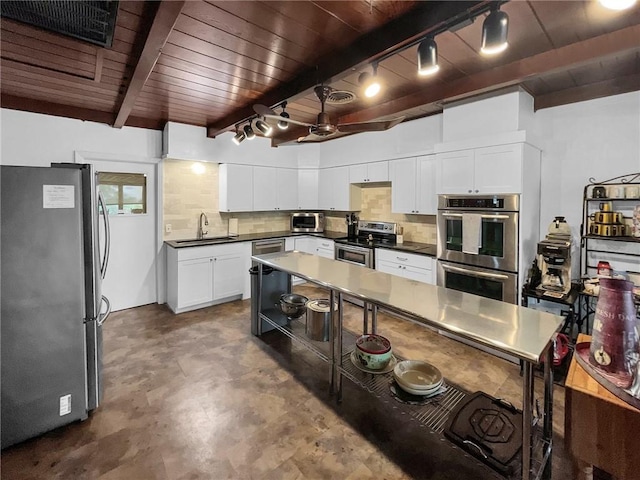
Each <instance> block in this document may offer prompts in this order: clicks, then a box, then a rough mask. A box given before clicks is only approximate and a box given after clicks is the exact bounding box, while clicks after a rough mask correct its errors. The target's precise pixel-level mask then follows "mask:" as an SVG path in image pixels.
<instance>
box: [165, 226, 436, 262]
mask: <svg viewBox="0 0 640 480" xmlns="http://www.w3.org/2000/svg"><path fill="white" fill-rule="evenodd" d="M308 235H310V236H313V237H321V238H327V239H330V240H335V239H338V238H346V236H347V234H346V233H345V232H331V231H326V232H323V233H291V232H290V231H281V232H263V233H246V234H244V235H238V236H236V237H210V238H203V239H202V240H197V239H193V238H192V239H185V240H165V242H164V243H166V244H167V245H168V246H170V247H172V248H187V247H198V246H205V245H221V244H225V243H235V242H253V241H256V240H268V239H271V238H287V237H300V236H308ZM380 248H387V249H389V250H399V251H402V252H411V253H416V254H418V255H427V256H430V257H435V256H436V246H435V245H434V244H431V243H419V242H404V243H401V244H396V245H385V246H384V247H380Z"/></svg>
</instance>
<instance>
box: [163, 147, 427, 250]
mask: <svg viewBox="0 0 640 480" xmlns="http://www.w3.org/2000/svg"><path fill="white" fill-rule="evenodd" d="M218 171H219V168H218V164H217V163H208V162H187V161H184V160H169V159H167V160H165V161H164V162H163V179H164V180H163V189H164V195H163V199H162V203H163V205H162V206H163V211H164V221H163V232H164V234H163V235H164V237H163V238H164V240H178V239H187V238H195V237H196V235H197V230H198V219H199V217H200V213H201V212H204V213H205V215H207V218H208V220H209V225H208V226H206V227H205V230H206V231H208V234H207V236H209V237H214V236H222V235H227V233H228V226H229V219H230V218H236V219H238V233H239V234H246V233H262V232H277V231H286V230H289V216H290V214H289V213H288V212H244V213H237V212H236V213H225V212H220V211H219V206H218ZM361 193H362V207H361V211H360V212H358V216H359V217H360V218H361V219H362V220H380V221H385V222H396V223H398V224H399V225H401V226H402V227H404V238H405V240H408V241H414V242H423V243H436V217H435V215H404V214H397V213H391V186H373V185H371V186H364V187H362V192H361ZM167 224H170V225H171V233H166V228H165V227H166V225H167ZM325 228H326V229H327V230H330V231H334V232H344V233H345V234H346V231H347V225H346V223H345V213H340V214H338V213H335V212H326V226H325Z"/></svg>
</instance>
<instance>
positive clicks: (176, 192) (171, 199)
mask: <svg viewBox="0 0 640 480" xmlns="http://www.w3.org/2000/svg"><path fill="white" fill-rule="evenodd" d="M218 171H219V168H218V164H217V163H208V162H186V161H184V160H165V161H164V162H163V179H164V180H163V189H164V195H163V198H162V204H163V205H162V206H163V211H164V222H163V232H164V234H163V235H164V237H163V238H164V240H178V239H187V238H195V237H196V235H197V231H198V219H199V218H200V213H201V212H204V213H205V215H206V216H207V218H208V220H209V225H208V226H206V227H205V230H206V231H208V234H207V236H209V237H215V236H222V235H227V233H228V225H229V219H230V218H237V219H238V233H239V234H245V233H261V232H275V231H282V230H289V214H288V213H286V212H246V213H225V212H220V210H219V206H218ZM196 172H198V173H196ZM167 224H170V225H171V233H166V229H165V227H166V225H167Z"/></svg>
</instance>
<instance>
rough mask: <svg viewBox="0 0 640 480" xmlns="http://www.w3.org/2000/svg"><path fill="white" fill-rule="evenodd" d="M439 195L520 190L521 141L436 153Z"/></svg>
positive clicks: (481, 193) (514, 191)
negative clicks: (519, 142)
mask: <svg viewBox="0 0 640 480" xmlns="http://www.w3.org/2000/svg"><path fill="white" fill-rule="evenodd" d="M436 157H437V170H438V172H437V178H438V184H437V190H438V193H439V194H467V195H468V194H472V195H486V194H494V193H522V185H523V184H522V181H523V180H522V169H523V164H522V162H523V148H522V144H509V145H499V146H494V147H483V148H475V149H469V150H461V151H456V152H445V153H438V154H437V155H436Z"/></svg>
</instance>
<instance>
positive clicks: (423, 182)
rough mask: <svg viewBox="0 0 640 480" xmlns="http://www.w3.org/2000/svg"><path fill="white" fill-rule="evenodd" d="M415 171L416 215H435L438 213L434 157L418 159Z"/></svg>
mask: <svg viewBox="0 0 640 480" xmlns="http://www.w3.org/2000/svg"><path fill="white" fill-rule="evenodd" d="M417 170H418V175H416V178H417V179H418V185H417V193H416V213H422V214H424V215H435V214H436V213H438V195H436V158H435V155H428V156H424V157H418V162H417Z"/></svg>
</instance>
